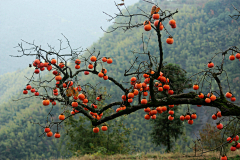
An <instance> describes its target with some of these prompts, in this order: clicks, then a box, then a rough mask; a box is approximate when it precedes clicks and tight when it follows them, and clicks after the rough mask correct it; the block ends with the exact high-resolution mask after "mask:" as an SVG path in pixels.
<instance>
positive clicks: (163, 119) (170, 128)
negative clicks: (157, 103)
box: [150, 64, 192, 152]
mask: <svg viewBox="0 0 240 160" xmlns="http://www.w3.org/2000/svg"><path fill="white" fill-rule="evenodd" d="M163 71H164V73H166V76H168V77H169V78H170V79H171V83H170V85H171V88H172V89H173V90H174V91H175V92H176V93H175V94H178V93H182V92H183V89H181V90H178V88H179V86H181V85H182V84H183V83H185V82H187V83H186V85H185V88H190V87H192V86H191V85H188V82H189V81H187V77H186V72H185V71H184V70H182V69H181V68H180V67H179V66H178V65H175V64H168V65H166V66H164V67H163ZM160 86H161V85H160ZM167 94H168V93H167V92H161V93H159V94H158V98H162V97H164V96H166V95H167ZM173 106H174V107H173ZM165 107H167V112H162V113H161V111H160V112H159V113H161V114H160V115H157V118H156V119H153V120H152V121H151V122H152V123H153V128H152V131H151V133H150V135H151V137H152V142H153V143H154V144H156V145H157V146H161V145H164V146H166V152H170V151H171V149H172V148H173V146H174V145H173V144H174V141H176V139H177V138H179V136H180V135H181V134H183V127H184V126H183V123H182V121H181V120H180V119H179V118H178V117H179V115H176V113H177V112H178V105H169V106H165ZM170 107H171V108H170ZM169 110H173V111H174V115H175V116H174V118H175V119H174V120H173V121H170V120H169V118H168V117H169Z"/></svg>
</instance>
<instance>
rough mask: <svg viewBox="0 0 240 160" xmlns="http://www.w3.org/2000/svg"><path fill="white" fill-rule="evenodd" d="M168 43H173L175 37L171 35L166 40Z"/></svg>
mask: <svg viewBox="0 0 240 160" xmlns="http://www.w3.org/2000/svg"><path fill="white" fill-rule="evenodd" d="M166 42H167V44H173V42H174V40H173V37H171V36H169V37H168V38H167V40H166Z"/></svg>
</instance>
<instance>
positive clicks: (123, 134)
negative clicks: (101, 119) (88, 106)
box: [61, 88, 132, 156]
mask: <svg viewBox="0 0 240 160" xmlns="http://www.w3.org/2000/svg"><path fill="white" fill-rule="evenodd" d="M86 90H88V92H91V90H90V89H89V88H88V89H87V88H86ZM104 90H105V91H104V92H103V96H104V97H106V96H107V93H106V88H104ZM88 98H89V100H90V101H94V99H93V98H92V97H88ZM103 105H104V103H103V102H99V103H98V105H97V106H98V108H101V107H102V106H103ZM112 112H114V110H113V109H108V110H107V111H106V112H105V113H104V115H103V116H109V115H110V114H111V113H112ZM68 114H69V115H70V113H68ZM124 119H125V117H119V118H118V119H115V120H113V121H109V122H108V124H107V123H105V124H104V125H107V127H108V130H107V131H105V132H99V133H97V134H96V133H94V132H93V126H92V124H91V123H89V121H88V119H87V118H86V117H85V116H82V115H79V116H78V118H77V117H76V116H74V117H70V118H69V119H68V120H66V121H65V122H64V126H65V128H66V129H65V130H66V134H65V136H64V139H63V140H62V142H66V147H67V149H68V150H70V151H71V152H72V154H73V155H75V156H78V155H84V154H116V153H120V154H126V153H129V151H131V145H130V143H129V135H130V134H131V131H132V129H131V128H126V126H125V125H123V121H124ZM99 129H100V130H101V127H100V126H99ZM61 150H62V149H61ZM68 154H69V153H67V152H66V153H62V155H68Z"/></svg>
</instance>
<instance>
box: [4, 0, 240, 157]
mask: <svg viewBox="0 0 240 160" xmlns="http://www.w3.org/2000/svg"><path fill="white" fill-rule="evenodd" d="M187 2H188V1H187ZM196 2H199V1H196ZM161 3H162V2H161V1H159V4H161ZM163 4H164V3H163ZM171 4H173V6H174V5H175V8H176V7H179V6H182V7H181V8H180V7H179V12H178V13H177V14H176V15H174V17H173V18H174V19H175V20H176V23H177V28H176V29H171V28H170V27H169V26H168V21H166V22H163V24H164V26H165V27H166V28H167V29H168V31H169V33H170V34H171V35H172V36H173V38H174V43H173V44H172V45H168V44H167V43H166V42H165V41H166V38H167V37H168V35H167V34H166V33H165V32H164V31H162V34H163V35H162V41H163V48H164V58H165V59H164V61H165V62H167V63H176V64H179V65H180V66H181V67H183V68H184V69H185V70H186V71H187V72H188V75H192V74H193V73H195V72H198V71H200V70H202V69H203V68H206V65H207V62H208V61H209V59H210V58H211V56H213V53H216V52H219V51H221V49H226V48H228V47H229V46H233V45H236V46H238V47H240V45H239V44H240V43H239V42H240V26H239V20H238V21H235V20H232V19H231V18H230V17H229V15H232V14H234V11H233V7H232V6H231V4H233V5H235V7H236V8H240V4H239V1H238V0H215V1H209V2H208V3H205V4H201V5H198V4H195V5H194V6H192V7H191V5H190V4H185V5H180V4H178V5H179V6H177V5H176V3H175V2H169V3H168V4H166V5H167V6H170V5H171ZM138 7H139V8H141V9H142V10H145V11H146V12H150V10H151V5H148V4H147V3H146V2H143V1H140V2H139V3H137V4H135V5H134V6H130V7H129V8H128V9H129V12H130V13H141V11H140V10H139V9H138ZM160 7H161V5H160ZM165 7H166V6H165ZM165 7H164V6H163V7H162V9H164V8H165ZM171 10H172V11H174V10H173V8H171ZM123 12H126V11H125V10H124V11H123ZM109 14H110V13H109ZM133 20H134V21H136V22H139V23H142V22H144V21H145V19H141V18H140V17H138V18H137V19H133ZM116 21H117V22H121V21H125V20H124V19H122V18H118V19H117V20H116ZM103 23H104V22H103ZM110 30H111V27H110V28H108V31H110ZM142 33H143V35H144V41H145V42H147V40H148V37H149V35H150V32H145V31H144V29H143V27H139V28H134V29H132V30H130V31H127V32H125V33H124V32H123V31H122V30H120V29H119V30H116V31H115V32H113V33H105V34H104V36H103V37H102V38H100V39H99V41H97V42H96V43H94V44H93V45H92V46H91V47H90V48H89V49H90V50H92V49H93V47H95V49H96V51H98V50H100V52H101V54H102V56H107V57H112V59H113V63H112V64H111V65H108V64H106V65H105V66H104V67H105V68H106V69H107V70H108V75H109V76H111V77H114V78H116V79H117V80H118V81H120V82H122V81H124V82H126V81H129V79H130V77H124V76H123V73H124V71H125V69H128V68H129V67H130V63H129V61H130V62H132V61H133V58H134V55H133V54H132V53H131V51H141V49H142V39H141V36H142ZM70 41H73V40H70ZM39 45H41V44H39ZM148 50H149V51H150V53H151V54H153V55H158V45H157V39H156V35H154V34H152V35H151V39H150V41H149V44H148ZM86 54H87V53H86ZM139 59H140V60H141V59H144V57H141V56H140V57H139ZM220 59H221V57H218V58H217V59H216V60H219V62H220ZM26 63H27V62H26ZM215 63H216V64H217V63H218V62H217V61H216V62H215ZM224 65H225V66H226V67H225V70H226V72H227V73H228V74H229V76H228V78H229V82H231V83H230V87H231V88H233V83H232V82H234V89H233V94H234V95H235V96H236V98H237V99H239V98H240V96H239V93H240V88H239V86H240V84H239V80H236V79H238V78H239V76H240V73H238V72H236V71H235V70H234V69H235V68H237V67H240V63H239V61H236V60H235V61H233V62H231V63H230V62H229V61H228V60H226V61H225V64H224ZM31 69H32V71H33V70H34V69H33V68H31ZM233 70H234V74H233ZM46 72H48V71H46ZM22 73H23V72H22ZM24 73H26V74H27V71H26V72H25V71H24ZM18 76H19V74H17V73H16V74H15V75H11V76H10V75H6V76H5V77H4V84H1V85H2V86H3V85H4V86H5V87H6V88H8V87H11V86H16V88H17V89H18V90H20V88H21V87H22V86H21V85H22V84H18V83H16V82H12V81H11V79H16V81H17V78H16V77H18ZM21 76H23V75H21ZM46 76H50V74H48V75H46ZM1 78H3V77H1ZM221 79H223V80H226V77H225V76H224V77H221ZM21 81H22V80H21ZM1 82H2V81H1ZM84 82H89V83H92V84H96V83H98V82H101V83H102V84H103V85H105V86H106V87H107V90H108V93H109V94H111V95H112V98H111V99H110V101H119V100H121V95H122V92H121V91H119V90H118V88H117V87H115V86H113V85H112V84H111V83H110V85H109V83H108V82H107V81H103V80H102V79H100V80H99V78H98V77H97V76H96V77H95V76H92V75H91V74H90V75H88V76H81V81H80V84H83V83H84ZM22 83H24V82H22ZM26 83H27V80H26ZM24 85H25V84H24ZM124 85H125V84H124ZM214 87H215V86H214ZM223 87H224V91H226V87H227V84H224V86H223ZM5 90H6V91H7V89H5ZM4 93H6V94H9V95H6V96H5V97H6V100H7V99H8V98H9V97H11V96H12V95H17V96H13V97H14V98H16V97H17V98H19V95H20V94H21V93H22V91H19V92H18V91H17V92H15V90H14V89H12V90H11V91H9V92H4ZM4 93H2V94H4ZM20 97H22V96H20ZM238 102H239V101H238ZM191 107H192V108H193V109H196V110H197V111H198V112H197V113H199V114H198V119H197V121H195V122H194V125H193V126H191V127H189V126H187V127H186V128H187V131H188V133H190V132H191V131H193V130H194V129H195V130H197V128H199V127H201V126H202V125H204V124H205V123H206V122H207V121H208V118H207V117H206V116H208V117H210V116H209V115H210V114H212V113H211V109H210V110H209V108H208V107H201V108H195V107H194V106H191ZM54 108H55V110H54V111H55V113H56V115H54V118H57V115H58V114H59V113H60V111H58V109H60V108H61V107H60V106H59V105H57V106H56V107H54ZM50 109H51V107H43V106H42V105H41V103H40V101H37V100H36V99H34V98H33V99H31V100H30V101H29V100H25V99H24V100H21V101H18V102H16V101H5V103H2V104H0V111H1V114H0V124H1V127H0V141H1V144H0V151H1V154H0V159H7V158H9V159H26V158H27V157H28V158H31V159H37V158H39V159H40V158H49V157H50V156H55V157H56V156H58V155H59V152H57V144H58V140H56V139H54V138H50V139H49V138H46V137H45V138H44V137H43V138H39V137H38V136H39V135H40V134H41V133H42V128H41V127H40V126H37V125H35V126H34V125H33V124H30V123H29V121H30V120H34V121H35V122H39V123H41V124H43V125H44V124H45V119H44V118H45V117H46V115H47V113H48V112H49V110H50ZM206 109H208V112H207V113H204V112H205V111H206ZM180 112H185V106H182V107H180ZM143 115H144V113H143V111H138V112H136V113H133V114H131V115H129V116H128V119H127V121H126V122H125V123H126V124H128V125H129V126H133V127H135V128H136V130H135V131H134V133H133V134H132V135H131V140H132V144H133V145H135V146H136V147H137V148H138V149H140V150H145V151H147V150H154V148H155V147H153V144H152V143H151V139H150V136H149V134H148V133H149V131H150V130H151V125H150V124H149V122H148V121H146V120H145V119H144V118H143ZM139 117H142V118H139ZM203 117H204V118H203ZM188 142H190V141H188ZM178 144H179V145H182V146H183V147H182V148H184V146H186V144H187V143H185V142H183V141H182V140H180V141H179V143H178Z"/></svg>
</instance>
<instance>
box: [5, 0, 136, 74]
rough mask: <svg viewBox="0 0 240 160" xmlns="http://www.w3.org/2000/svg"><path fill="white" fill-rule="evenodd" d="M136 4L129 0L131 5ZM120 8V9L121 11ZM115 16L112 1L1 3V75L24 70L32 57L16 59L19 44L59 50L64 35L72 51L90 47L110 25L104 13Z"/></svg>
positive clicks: (42, 0)
mask: <svg viewBox="0 0 240 160" xmlns="http://www.w3.org/2000/svg"><path fill="white" fill-rule="evenodd" d="M138 1H139V0H128V1H127V2H126V5H127V6H128V5H132V4H134V3H136V2H138ZM121 8H122V7H121ZM103 11H104V12H106V13H109V14H110V13H111V14H112V13H118V12H119V11H118V9H117V7H115V3H114V0H100V1H99V0H95V1H94V0H88V1H84V0H68V1H65V0H58V1H48V0H41V1H37V0H21V1H19V0H10V1H1V2H0V37H1V43H0V56H1V60H0V62H1V65H2V67H1V68H0V75H2V74H4V73H7V72H13V71H16V70H17V69H23V68H26V67H27V66H28V63H29V62H31V61H33V59H34V57H26V56H25V57H22V58H15V57H13V58H12V57H10V56H9V55H15V56H16V55H18V54H19V53H18V52H17V49H16V48H14V47H15V46H17V45H18V43H21V39H22V40H25V41H27V42H33V41H35V44H37V45H41V46H42V47H44V48H45V47H47V44H50V45H51V46H55V47H56V48H57V47H58V46H59V41H58V39H62V40H63V41H65V40H64V37H63V36H62V35H61V33H63V34H64V35H65V36H66V37H67V38H68V39H69V41H70V42H71V45H72V46H73V48H77V47H83V48H84V49H85V48H86V47H89V46H90V45H91V44H92V43H93V42H95V41H97V40H98V39H99V37H101V36H102V35H103V31H102V30H101V29H100V27H101V26H102V27H103V28H107V27H108V26H109V25H111V24H112V23H110V22H108V21H107V20H106V19H108V18H109V17H108V16H107V15H106V14H104V13H103Z"/></svg>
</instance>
